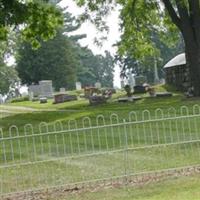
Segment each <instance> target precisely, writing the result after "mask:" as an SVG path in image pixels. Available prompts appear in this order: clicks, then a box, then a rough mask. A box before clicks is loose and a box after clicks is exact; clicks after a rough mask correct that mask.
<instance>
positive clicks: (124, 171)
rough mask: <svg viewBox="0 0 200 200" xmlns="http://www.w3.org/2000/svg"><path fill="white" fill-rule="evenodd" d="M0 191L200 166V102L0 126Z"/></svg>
mask: <svg viewBox="0 0 200 200" xmlns="http://www.w3.org/2000/svg"><path fill="white" fill-rule="evenodd" d="M0 149H1V151H0V194H1V195H2V196H3V195H8V194H12V193H16V192H17V193H19V192H25V191H33V190H38V189H44V188H51V187H60V186H63V185H66V187H68V186H70V185H75V184H76V185H78V184H87V183H88V182H91V181H92V182H94V181H101V180H102V181H105V180H107V181H112V180H113V179H115V178H119V177H125V176H126V177H128V176H132V175H134V174H137V175H139V174H144V173H150V172H158V171H166V170H171V169H178V168H186V167H190V166H199V165H200V107H199V105H194V106H193V107H192V108H188V107H187V106H183V107H181V108H180V109H175V108H173V107H170V108H168V109H166V110H162V109H159V108H158V109H156V110H153V111H152V110H144V111H143V112H136V111H132V112H130V113H129V114H128V115H127V116H126V117H125V119H124V117H121V116H120V115H117V114H116V113H113V114H111V115H110V116H104V115H98V116H97V117H96V119H94V118H90V117H84V118H83V119H82V120H74V119H73V120H72V119H71V120H69V121H65V120H63V121H55V122H53V123H49V124H47V123H46V122H41V123H40V124H39V125H38V126H35V125H34V126H33V125H32V124H26V125H24V127H17V126H15V125H13V126H10V128H9V130H2V129H0Z"/></svg>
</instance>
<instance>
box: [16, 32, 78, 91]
mask: <svg viewBox="0 0 200 200" xmlns="http://www.w3.org/2000/svg"><path fill="white" fill-rule="evenodd" d="M16 70H17V71H18V73H19V77H20V78H21V81H22V84H27V85H30V84H32V83H33V84H37V83H38V82H39V81H41V80H52V81H53V86H54V87H55V89H56V90H59V88H60V87H66V88H68V89H72V88H73V86H74V83H75V80H76V60H75V58H74V55H73V50H72V46H71V44H70V41H69V40H68V39H67V38H66V36H64V35H63V34H62V33H61V32H60V31H59V32H58V33H57V35H56V37H55V38H54V39H51V40H49V41H48V42H42V41H41V47H40V48H39V49H37V50H33V49H32V47H31V45H30V44H29V43H23V44H21V45H20V47H19V50H18V57H17V66H16Z"/></svg>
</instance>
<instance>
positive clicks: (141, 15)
mask: <svg viewBox="0 0 200 200" xmlns="http://www.w3.org/2000/svg"><path fill="white" fill-rule="evenodd" d="M76 2H77V4H78V5H80V6H82V5H86V6H87V7H88V8H89V10H90V11H95V12H96V11H99V12H98V19H99V16H102V15H101V13H102V10H106V11H107V10H109V9H108V8H109V7H111V5H112V7H113V4H112V3H117V4H120V5H121V15H120V16H121V19H122V23H121V28H122V32H123V34H122V38H121V45H120V52H121V53H122V54H126V52H127V50H128V51H129V52H130V51H131V52H132V53H133V54H134V56H135V57H136V58H138V57H143V56H144V55H149V54H150V55H155V54H157V53H158V51H157V50H156V48H155V45H154V43H153V42H152V38H151V32H152V28H153V29H155V30H156V31H157V32H158V33H160V37H162V38H163V40H165V41H166V40H168V42H170V40H171V41H173V40H172V38H173V39H174V38H175V37H176V36H178V34H177V31H179V32H181V34H182V36H183V39H184V43H185V52H186V59H187V65H188V67H189V69H190V76H191V82H192V86H193V87H194V95H195V96H200V79H199V75H200V26H199V23H200V1H199V0H152V1H147V0H119V1H115V0H109V1H107V0H100V1H91V0H76ZM85 16H87V18H88V14H87V15H85ZM98 22H99V20H98ZM167 29H168V30H171V31H170V32H171V34H170V35H165V33H166V30H167ZM175 31H176V34H175Z"/></svg>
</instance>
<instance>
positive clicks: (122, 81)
mask: <svg viewBox="0 0 200 200" xmlns="http://www.w3.org/2000/svg"><path fill="white" fill-rule="evenodd" d="M120 83H121V88H122V89H123V88H124V86H125V83H124V80H121V82H120Z"/></svg>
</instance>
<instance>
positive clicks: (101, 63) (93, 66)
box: [76, 44, 114, 87]
mask: <svg viewBox="0 0 200 200" xmlns="http://www.w3.org/2000/svg"><path fill="white" fill-rule="evenodd" d="M76 52H77V60H79V66H78V70H77V79H78V81H80V82H81V83H82V85H83V86H92V85H94V84H95V83H96V82H97V81H99V82H100V83H101V84H102V86H103V87H113V77H114V75H113V72H114V59H113V57H112V56H111V55H110V53H109V52H108V51H106V52H105V56H102V55H94V54H93V52H92V51H91V50H90V49H88V48H87V47H81V46H80V45H79V44H76Z"/></svg>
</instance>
